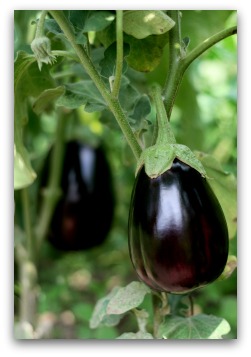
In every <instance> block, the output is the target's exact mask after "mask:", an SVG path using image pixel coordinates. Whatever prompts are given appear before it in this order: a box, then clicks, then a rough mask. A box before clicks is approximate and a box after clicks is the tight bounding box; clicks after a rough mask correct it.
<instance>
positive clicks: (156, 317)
mask: <svg viewBox="0 0 251 357" xmlns="http://www.w3.org/2000/svg"><path fill="white" fill-rule="evenodd" d="M160 302H161V300H160V298H159V296H158V294H157V293H156V292H152V304H153V336H154V337H155V338H157V334H158V329H159V325H160V324H161V322H162V316H161V313H160V309H161V307H160Z"/></svg>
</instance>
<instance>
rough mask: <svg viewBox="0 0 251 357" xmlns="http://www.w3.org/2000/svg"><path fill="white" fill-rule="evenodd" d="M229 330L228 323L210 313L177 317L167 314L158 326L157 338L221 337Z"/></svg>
mask: <svg viewBox="0 0 251 357" xmlns="http://www.w3.org/2000/svg"><path fill="white" fill-rule="evenodd" d="M229 331H230V326H229V323H228V322H227V321H226V320H224V319H222V318H220V317H216V316H212V315H204V314H200V315H195V316H192V317H187V318H185V317H179V316H171V315H168V316H166V317H165V321H164V322H163V323H162V324H161V325H160V326H159V330H158V334H157V335H158V338H160V339H161V338H164V339H175V340H198V339H222V336H223V335H226V334H227V333H229Z"/></svg>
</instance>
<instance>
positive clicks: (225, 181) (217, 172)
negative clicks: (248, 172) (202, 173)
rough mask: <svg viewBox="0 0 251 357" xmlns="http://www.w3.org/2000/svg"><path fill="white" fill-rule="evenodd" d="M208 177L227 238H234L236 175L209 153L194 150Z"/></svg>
mask: <svg viewBox="0 0 251 357" xmlns="http://www.w3.org/2000/svg"><path fill="white" fill-rule="evenodd" d="M196 155H197V157H198V158H199V159H200V161H201V162H202V164H203V166H204V167H205V169H206V172H207V175H208V177H209V178H210V179H209V180H208V183H209V184H210V186H211V187H212V189H213V191H214V193H215V195H216V196H217V198H218V200H219V202H220V205H221V207H222V210H223V212H224V215H225V218H226V221H227V226H228V233H229V238H230V239H231V238H234V237H235V234H236V230H237V181H236V177H235V176H234V175H233V174H231V173H229V172H225V171H224V170H223V168H222V166H221V164H220V163H219V162H218V161H217V160H216V159H215V158H214V157H213V156H211V155H207V154H205V153H202V152H196Z"/></svg>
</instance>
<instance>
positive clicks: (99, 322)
mask: <svg viewBox="0 0 251 357" xmlns="http://www.w3.org/2000/svg"><path fill="white" fill-rule="evenodd" d="M118 289H119V288H118V287H115V288H114V289H113V290H112V291H111V292H110V293H109V294H108V295H106V296H105V297H103V298H102V299H100V300H99V301H98V302H97V304H96V306H95V308H94V311H93V314H92V317H91V319H90V328H97V327H99V326H103V325H105V326H115V325H117V324H118V323H119V321H120V319H121V318H122V315H114V314H108V313H107V306H108V304H109V302H110V300H111V299H112V297H113V296H114V295H115V294H116V293H117V291H118Z"/></svg>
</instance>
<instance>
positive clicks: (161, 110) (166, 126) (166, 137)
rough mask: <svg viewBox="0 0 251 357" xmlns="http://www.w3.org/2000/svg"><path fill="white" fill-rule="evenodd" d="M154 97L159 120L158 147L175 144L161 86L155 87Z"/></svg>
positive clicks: (153, 89) (153, 90)
mask: <svg viewBox="0 0 251 357" xmlns="http://www.w3.org/2000/svg"><path fill="white" fill-rule="evenodd" d="M152 97H153V100H154V104H155V107H156V111H157V119H158V136H157V140H156V145H161V144H166V143H168V144H175V142H176V141H175V137H174V135H173V132H172V130H171V127H170V123H169V121H168V118H167V115H166V110H165V106H164V103H163V99H162V96H161V87H160V86H159V85H154V86H153V88H152Z"/></svg>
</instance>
